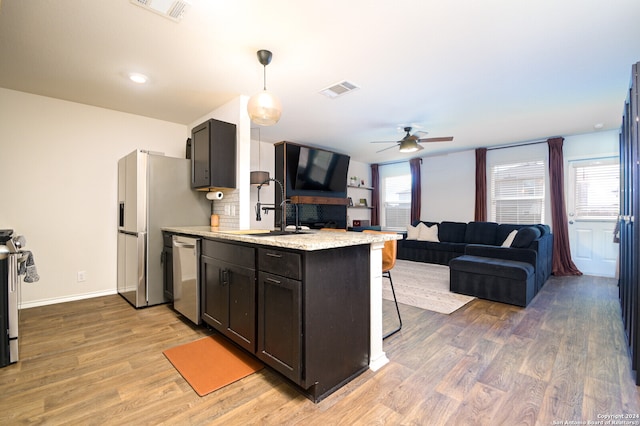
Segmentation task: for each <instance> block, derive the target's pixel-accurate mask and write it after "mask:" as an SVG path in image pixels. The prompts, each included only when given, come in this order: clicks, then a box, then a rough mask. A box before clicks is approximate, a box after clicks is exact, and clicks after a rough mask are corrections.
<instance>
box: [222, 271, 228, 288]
mask: <svg viewBox="0 0 640 426" xmlns="http://www.w3.org/2000/svg"><path fill="white" fill-rule="evenodd" d="M228 284H229V270H228V269H223V270H222V285H228Z"/></svg>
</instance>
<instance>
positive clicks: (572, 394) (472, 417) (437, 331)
mask: <svg viewBox="0 0 640 426" xmlns="http://www.w3.org/2000/svg"><path fill="white" fill-rule="evenodd" d="M401 312H402V315H403V320H404V328H403V330H402V331H401V332H400V333H398V334H396V335H394V336H392V337H390V338H389V339H387V340H386V341H385V344H384V348H385V351H386V352H387V355H388V357H389V358H390V359H391V362H390V363H389V364H387V365H386V366H384V367H383V368H382V369H380V370H379V371H378V372H376V373H373V372H371V371H367V372H365V373H364V374H362V375H361V376H359V377H357V378H356V379H355V380H353V381H352V382H351V383H349V384H347V385H346V386H345V387H343V388H342V389H340V390H338V391H337V392H336V393H334V394H333V395H331V396H329V397H328V398H327V399H325V400H324V401H322V402H320V403H319V404H313V403H312V402H311V401H309V400H308V399H306V398H304V397H303V396H301V395H300V394H299V393H298V392H297V391H296V390H294V389H293V388H292V387H291V386H290V385H289V384H288V383H287V382H286V381H285V380H283V379H282V378H281V377H280V376H279V375H278V374H276V373H274V372H273V371H271V370H269V369H264V370H262V371H260V372H259V373H257V374H253V375H251V376H249V377H246V378H244V379H242V380H240V381H238V382H236V383H234V384H231V385H229V386H227V387H225V388H223V389H221V390H219V391H217V392H214V393H212V394H209V395H207V396H205V397H199V396H198V395H197V394H196V393H195V392H194V391H193V390H192V389H191V387H190V386H189V385H188V384H187V383H186V382H185V381H184V380H183V379H182V377H181V376H180V375H179V374H178V372H177V371H176V370H175V369H174V368H173V367H172V365H171V364H170V363H169V362H168V361H167V360H166V358H165V357H164V355H163V354H162V351H163V350H164V349H167V348H170V347H173V346H175V345H179V344H182V343H186V342H189V341H192V340H195V339H197V338H200V337H202V336H205V335H207V334H209V333H210V331H208V330H207V329H205V328H202V327H195V326H192V325H190V324H189V323H188V322H186V321H184V320H182V319H181V318H180V317H179V316H178V315H177V314H176V313H175V312H173V311H172V310H171V309H170V307H169V306H167V305H163V306H155V307H151V308H146V309H140V310H136V309H134V308H132V307H131V306H130V305H129V304H128V303H127V302H125V300H124V299H122V298H121V297H120V296H107V297H100V298H95V299H89V300H83V301H77V302H70V303H64V304H58V305H51V306H44V307H38V308H31V309H25V310H22V311H21V312H20V338H21V345H20V350H21V353H20V358H21V361H20V362H19V363H17V364H14V365H11V366H8V367H5V368H2V369H0V424H2V425H16V424H46V425H57V424H74V425H75V424H81V425H111V424H113V425H122V424H136V425H139V424H140V425H144V424H148V425H156V424H171V425H183V424H184V425H208V424H212V425H215V424H224V425H236V424H237V425H244V424H264V425H295V424H303V425H305V426H312V425H323V426H324V425H370V424H378V425H445V424H446V425H462V424H477V425H515V424H523V425H551V424H565V422H572V421H574V422H575V421H584V422H588V421H598V420H602V418H601V417H599V416H603V415H622V416H625V415H626V416H633V415H636V414H640V397H639V395H640V393H639V391H638V390H639V388H637V387H636V386H635V385H634V380H633V377H632V373H631V371H630V364H629V357H628V354H627V349H626V343H625V338H624V334H623V331H622V323H621V320H620V307H619V302H618V299H617V287H616V285H615V281H614V280H612V279H605V278H595V277H588V276H583V277H568V278H555V277H552V278H551V279H550V280H549V281H548V282H547V284H546V285H545V287H544V288H543V290H542V291H541V292H540V294H538V296H537V297H536V298H535V299H534V301H533V302H532V304H531V305H529V307H528V308H526V309H522V308H518V307H514V306H509V305H504V304H500V303H493V302H488V301H484V300H474V301H472V302H471V303H470V304H468V305H466V306H464V307H463V308H462V309H460V310H458V311H456V312H454V313H453V314H451V315H443V314H438V313H434V312H429V311H424V310H421V309H418V308H413V307H410V306H405V305H401ZM393 314H394V311H393V307H392V305H391V304H390V302H389V303H387V302H385V317H388V318H390V320H391V319H393ZM390 326H391V325H390ZM627 420H634V421H638V420H640V419H638V418H635V419H633V418H630V419H627ZM554 422H561V423H554ZM567 424H568V423H567ZM585 424H586V423H585ZM636 424H638V423H636Z"/></svg>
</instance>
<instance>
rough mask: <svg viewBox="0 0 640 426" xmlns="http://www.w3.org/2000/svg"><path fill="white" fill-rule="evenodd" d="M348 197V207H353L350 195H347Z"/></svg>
mask: <svg viewBox="0 0 640 426" xmlns="http://www.w3.org/2000/svg"><path fill="white" fill-rule="evenodd" d="M348 199H349V204H347V205H348V206H349V207H353V200H352V199H351V197H348Z"/></svg>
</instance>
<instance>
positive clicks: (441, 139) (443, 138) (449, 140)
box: [418, 136, 453, 142]
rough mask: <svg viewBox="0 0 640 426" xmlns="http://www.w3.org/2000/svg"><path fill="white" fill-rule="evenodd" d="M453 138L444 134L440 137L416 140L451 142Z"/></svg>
mask: <svg viewBox="0 0 640 426" xmlns="http://www.w3.org/2000/svg"><path fill="white" fill-rule="evenodd" d="M452 140H453V136H445V137H441V138H423V139H418V142H451V141H452Z"/></svg>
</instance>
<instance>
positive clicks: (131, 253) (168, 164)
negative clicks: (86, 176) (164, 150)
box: [118, 150, 211, 308]
mask: <svg viewBox="0 0 640 426" xmlns="http://www.w3.org/2000/svg"><path fill="white" fill-rule="evenodd" d="M210 214H211V204H210V201H208V200H207V199H206V198H205V193H203V192H198V191H194V190H192V189H191V161H190V160H187V159H183V158H173V157H166V156H164V155H162V154H156V153H151V152H148V151H143V150H136V151H133V152H132V153H130V154H129V155H127V156H125V157H123V158H121V159H120V160H119V161H118V293H120V294H121V295H122V296H123V297H124V298H125V299H126V300H128V301H129V302H130V303H131V304H132V305H133V306H135V307H136V308H141V307H145V306H152V305H157V304H160V303H164V302H168V300H166V299H165V296H164V291H163V282H162V280H163V276H162V263H161V257H162V248H163V241H162V230H161V228H162V227H163V226H191V225H207V224H208V223H209V217H210Z"/></svg>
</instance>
